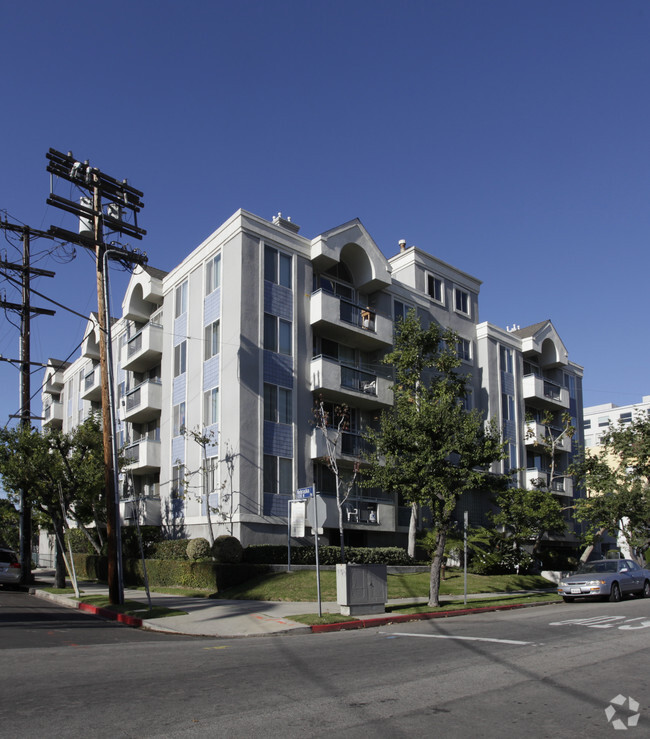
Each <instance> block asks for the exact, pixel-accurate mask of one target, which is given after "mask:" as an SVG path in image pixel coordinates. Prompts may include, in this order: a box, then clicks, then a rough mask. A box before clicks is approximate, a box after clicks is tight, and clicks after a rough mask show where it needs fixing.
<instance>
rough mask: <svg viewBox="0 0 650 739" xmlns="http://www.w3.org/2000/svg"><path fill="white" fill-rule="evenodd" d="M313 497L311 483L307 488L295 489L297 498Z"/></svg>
mask: <svg viewBox="0 0 650 739" xmlns="http://www.w3.org/2000/svg"><path fill="white" fill-rule="evenodd" d="M313 497H314V487H313V485H310V486H309V487H308V488H298V490H296V499H297V500H304V499H305V498H313Z"/></svg>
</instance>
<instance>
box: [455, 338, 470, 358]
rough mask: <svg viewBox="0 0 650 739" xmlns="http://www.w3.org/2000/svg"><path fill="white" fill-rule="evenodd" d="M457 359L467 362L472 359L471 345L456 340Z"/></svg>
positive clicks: (464, 340)
mask: <svg viewBox="0 0 650 739" xmlns="http://www.w3.org/2000/svg"><path fill="white" fill-rule="evenodd" d="M456 352H457V354H458V358H459V359H462V360H464V361H466V362H469V361H470V359H471V358H472V355H471V343H470V342H469V341H468V340H467V339H458V347H457V349H456Z"/></svg>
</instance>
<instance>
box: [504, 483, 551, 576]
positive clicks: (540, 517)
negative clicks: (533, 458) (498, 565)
mask: <svg viewBox="0 0 650 739" xmlns="http://www.w3.org/2000/svg"><path fill="white" fill-rule="evenodd" d="M495 503H496V506H497V510H496V511H494V512H493V513H491V514H490V518H491V520H492V523H493V524H494V525H495V526H498V527H500V528H501V529H502V530H503V532H504V534H506V536H507V538H508V540H509V543H510V544H511V546H512V550H513V556H512V560H513V561H514V563H515V566H516V567H519V566H521V565H523V564H524V562H525V561H527V560H528V555H527V553H526V552H525V550H524V549H523V547H524V545H526V544H531V543H532V544H533V552H534V553H537V552H538V551H539V547H540V544H541V541H542V538H543V536H544V534H546V533H561V532H563V531H564V530H565V528H566V524H565V521H564V517H563V515H562V504H561V503H560V501H559V500H558V498H557V496H556V495H554V494H553V493H552V492H551V491H550V490H546V489H544V488H539V487H538V488H533V489H532V490H527V489H525V488H506V489H505V490H501V491H499V492H498V493H497V495H496V498H495ZM517 571H519V570H517Z"/></svg>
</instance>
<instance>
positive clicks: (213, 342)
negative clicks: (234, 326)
mask: <svg viewBox="0 0 650 739" xmlns="http://www.w3.org/2000/svg"><path fill="white" fill-rule="evenodd" d="M216 354H219V321H213V322H212V323H211V324H209V325H208V326H206V327H205V352H204V356H203V358H204V359H205V360H208V359H210V358H211V357H214V356H215V355H216Z"/></svg>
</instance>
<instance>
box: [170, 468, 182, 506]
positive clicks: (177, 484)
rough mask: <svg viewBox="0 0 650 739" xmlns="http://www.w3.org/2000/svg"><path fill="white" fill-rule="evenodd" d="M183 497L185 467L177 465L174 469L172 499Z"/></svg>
mask: <svg viewBox="0 0 650 739" xmlns="http://www.w3.org/2000/svg"><path fill="white" fill-rule="evenodd" d="M182 495H183V465H182V464H176V465H174V466H173V467H172V490H171V497H172V498H181V497H182Z"/></svg>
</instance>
